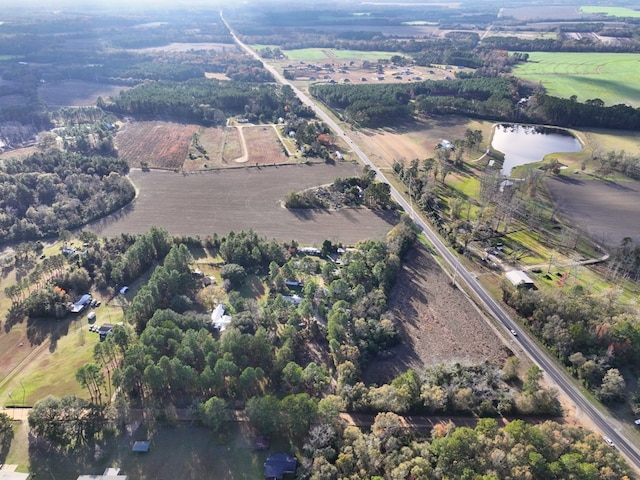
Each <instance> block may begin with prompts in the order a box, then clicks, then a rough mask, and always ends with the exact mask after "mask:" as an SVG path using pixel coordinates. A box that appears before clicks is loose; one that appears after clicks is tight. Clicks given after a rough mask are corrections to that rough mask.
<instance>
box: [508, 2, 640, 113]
mask: <svg viewBox="0 0 640 480" xmlns="http://www.w3.org/2000/svg"><path fill="white" fill-rule="evenodd" d="M639 13H640V12H639ZM639 60H640V55H638V54H631V53H629V54H628V53H565V52H532V53H530V54H529V61H528V62H526V63H524V64H521V65H518V66H517V67H516V68H515V69H514V73H515V75H516V76H518V77H520V78H523V79H526V80H529V81H531V82H534V83H538V82H540V83H542V85H543V86H544V87H545V88H546V90H547V92H548V93H549V94H550V95H553V96H556V97H562V98H569V97H571V96H572V95H576V96H577V98H578V101H580V102H584V101H585V100H589V99H595V98H599V99H601V100H603V101H604V102H605V104H607V105H616V104H620V103H626V104H630V105H632V106H635V107H637V106H640V88H638V86H637V82H636V79H637V78H638V75H640V61H639Z"/></svg>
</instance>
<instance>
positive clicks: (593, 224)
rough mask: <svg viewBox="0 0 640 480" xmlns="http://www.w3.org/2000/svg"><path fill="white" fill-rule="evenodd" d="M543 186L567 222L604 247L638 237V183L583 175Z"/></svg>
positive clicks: (553, 180) (554, 179) (639, 233)
mask: <svg viewBox="0 0 640 480" xmlns="http://www.w3.org/2000/svg"><path fill="white" fill-rule="evenodd" d="M547 186H548V188H549V190H550V192H551V194H552V195H553V197H554V199H555V202H556V203H557V205H558V207H559V208H560V211H561V212H562V213H563V214H564V215H566V216H567V217H568V218H569V220H570V223H573V224H575V225H577V226H579V227H580V228H583V229H584V230H586V231H587V232H589V234H590V235H591V236H592V237H593V238H595V239H596V241H597V242H599V243H601V244H605V245H619V244H620V242H621V241H622V239H623V238H625V237H631V238H636V239H637V238H640V210H638V205H639V204H640V182H634V181H626V182H603V181H597V180H593V179H591V178H589V177H587V176H585V175H578V174H573V175H571V174H566V175H560V176H558V177H555V178H552V179H549V180H548V181H547Z"/></svg>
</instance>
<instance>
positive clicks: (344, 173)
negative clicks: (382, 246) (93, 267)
mask: <svg viewBox="0 0 640 480" xmlns="http://www.w3.org/2000/svg"><path fill="white" fill-rule="evenodd" d="M361 172H362V168H361V166H360V165H358V164H355V163H348V162H340V163H337V164H335V165H327V164H316V165H289V166H279V167H268V168H236V169H224V170H215V171H209V172H200V173H193V174H187V173H174V172H168V171H158V170H152V171H150V172H142V171H140V170H138V169H136V170H133V171H132V172H131V173H130V177H131V180H132V181H133V182H134V183H135V185H136V187H137V188H138V192H139V193H138V197H137V198H136V199H135V200H134V201H133V203H131V204H130V205H128V206H127V207H125V208H124V209H122V210H120V211H119V212H117V213H116V214H114V215H111V216H109V217H107V218H106V219H103V220H100V221H98V222H95V223H93V224H92V225H90V226H88V227H87V229H89V230H91V231H94V232H96V233H97V234H99V235H100V236H107V237H109V236H116V235H119V234H120V233H123V232H127V233H144V232H147V231H148V230H149V228H150V227H152V226H153V225H157V226H161V227H165V228H166V229H167V230H168V231H169V232H170V233H173V234H177V235H200V236H203V237H204V236H206V235H213V234H214V233H217V234H218V235H226V234H228V233H229V232H230V231H232V230H233V231H236V232H237V231H240V230H248V229H253V230H254V231H256V232H257V233H259V234H260V235H264V236H265V237H267V238H269V239H271V238H275V239H278V240H280V241H291V240H292V239H295V240H297V241H299V242H301V243H303V244H312V245H320V244H321V243H322V242H323V241H324V240H325V239H329V240H332V241H334V242H343V243H347V244H353V243H355V242H357V241H359V240H365V239H376V240H381V239H384V238H385V235H386V233H387V232H388V231H389V230H390V229H391V227H392V226H393V225H394V224H395V222H396V221H397V220H398V215H397V214H395V213H392V212H388V211H383V212H376V211H371V210H367V209H364V208H363V209H342V210H339V211H325V210H298V211H291V210H287V209H285V208H284V207H282V204H281V202H282V201H283V200H284V198H285V197H286V195H287V193H289V192H292V191H299V190H303V189H305V188H310V187H313V186H316V185H323V184H328V183H332V182H333V181H334V180H335V179H336V178H338V177H342V178H344V177H349V176H357V175H360V174H361Z"/></svg>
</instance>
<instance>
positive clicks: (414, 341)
mask: <svg viewBox="0 0 640 480" xmlns="http://www.w3.org/2000/svg"><path fill="white" fill-rule="evenodd" d="M389 310H390V312H391V315H392V316H393V320H394V323H395V325H396V327H397V329H398V331H399V333H400V339H401V341H400V344H399V345H398V346H396V347H394V348H392V349H391V352H390V353H391V355H389V356H388V357H386V358H380V357H379V358H377V359H375V360H374V361H373V362H371V364H370V365H369V368H368V369H367V370H366V372H365V375H364V377H365V380H366V381H367V382H375V383H378V384H380V383H384V382H387V381H389V380H390V379H392V378H394V377H396V376H397V375H399V374H401V373H403V372H405V371H406V370H408V369H413V370H415V371H416V372H418V373H420V372H422V370H424V368H425V367H433V366H436V365H439V364H442V363H444V364H451V363H455V362H460V363H462V364H475V363H481V362H484V361H490V362H492V363H495V364H496V365H499V366H502V364H503V362H504V360H505V359H506V358H507V357H508V356H509V355H510V354H511V351H510V349H509V348H508V347H507V346H506V345H505V344H504V343H503V341H502V340H501V339H500V338H499V337H498V336H497V335H496V334H495V333H494V331H493V330H492V329H491V327H489V325H488V324H487V322H486V320H485V319H484V318H483V317H482V315H481V314H480V312H479V311H478V310H477V309H476V308H475V306H474V305H472V304H471V302H470V301H469V300H468V299H467V297H466V296H465V295H464V294H463V293H462V292H461V291H460V290H458V289H456V288H453V287H452V286H451V281H450V279H449V277H448V276H447V275H446V274H445V273H444V271H443V270H442V269H441V268H440V266H439V265H438V264H437V263H436V261H435V260H434V259H433V257H432V256H431V254H430V253H429V252H428V251H427V249H426V248H425V247H424V246H422V245H418V246H416V247H415V248H413V249H412V250H411V251H410V252H409V254H408V256H407V258H406V259H404V261H403V268H402V271H401V273H400V276H399V278H398V281H397V282H396V285H395V287H394V288H393V291H392V293H391V299H390V301H389Z"/></svg>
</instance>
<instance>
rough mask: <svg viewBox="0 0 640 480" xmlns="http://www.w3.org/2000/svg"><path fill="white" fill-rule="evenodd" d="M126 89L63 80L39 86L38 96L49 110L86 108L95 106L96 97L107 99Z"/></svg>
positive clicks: (117, 86)
mask: <svg viewBox="0 0 640 480" xmlns="http://www.w3.org/2000/svg"><path fill="white" fill-rule="evenodd" d="M127 89H128V87H123V86H119V85H107V84H103V83H93V82H83V81H80V80H64V81H61V82H49V83H45V84H42V85H40V87H39V88H38V95H39V96H40V98H42V101H44V102H45V103H46V104H47V106H49V107H50V108H60V107H88V106H93V105H95V104H96V100H97V99H98V97H103V98H107V97H109V96H111V95H117V94H118V93H119V92H121V91H122V90H127Z"/></svg>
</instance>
